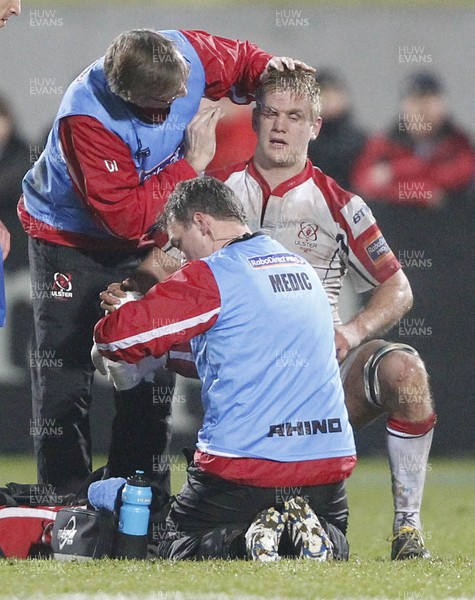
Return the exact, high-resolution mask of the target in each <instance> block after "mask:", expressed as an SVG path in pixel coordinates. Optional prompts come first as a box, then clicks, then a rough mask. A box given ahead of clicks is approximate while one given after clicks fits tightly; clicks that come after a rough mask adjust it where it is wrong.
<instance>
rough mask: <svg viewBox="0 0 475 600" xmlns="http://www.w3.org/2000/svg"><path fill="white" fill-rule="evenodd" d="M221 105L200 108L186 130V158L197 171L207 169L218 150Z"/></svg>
mask: <svg viewBox="0 0 475 600" xmlns="http://www.w3.org/2000/svg"><path fill="white" fill-rule="evenodd" d="M221 115H222V111H221V108H220V107H219V106H208V107H206V108H204V109H203V110H200V111H199V112H198V113H197V114H196V115H195V116H194V117H193V118H192V119H191V121H190V122H189V124H188V126H187V128H186V131H185V159H186V160H187V161H188V162H189V163H190V165H191V166H192V167H193V169H194V170H195V171H196V172H197V173H201V172H202V171H204V170H205V169H206V167H207V166H208V164H209V163H210V162H211V161H212V160H213V157H214V153H215V152H216V125H217V124H218V121H219V119H220V118H221Z"/></svg>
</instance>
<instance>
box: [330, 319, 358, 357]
mask: <svg viewBox="0 0 475 600" xmlns="http://www.w3.org/2000/svg"><path fill="white" fill-rule="evenodd" d="M360 343H361V340H360V337H359V335H358V334H357V333H356V332H355V330H354V328H353V327H352V326H351V325H349V324H348V325H337V326H336V327H335V348H336V358H337V360H338V362H339V363H342V362H343V361H344V360H345V358H346V357H347V356H348V352H349V351H350V350H353V348H357V347H358V346H359V345H360Z"/></svg>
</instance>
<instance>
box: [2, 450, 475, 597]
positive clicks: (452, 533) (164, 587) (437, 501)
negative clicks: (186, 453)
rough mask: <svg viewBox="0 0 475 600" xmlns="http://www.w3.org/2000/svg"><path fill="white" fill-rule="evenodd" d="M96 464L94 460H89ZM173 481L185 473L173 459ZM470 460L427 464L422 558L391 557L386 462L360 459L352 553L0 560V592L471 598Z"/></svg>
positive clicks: (473, 477)
mask: <svg viewBox="0 0 475 600" xmlns="http://www.w3.org/2000/svg"><path fill="white" fill-rule="evenodd" d="M96 464H97V465H99V464H101V462H100V461H96ZM172 476H173V480H174V487H175V489H179V487H180V486H181V483H182V481H183V478H184V470H183V467H182V465H179V464H178V463H175V464H174V471H173V473H172ZM12 480H14V481H23V482H29V481H31V482H33V481H34V480H35V479H34V465H33V460H32V459H31V458H21V459H15V458H0V484H3V483H6V482H8V481H12ZM474 492H475V460H469V459H464V460H433V461H431V463H430V464H429V468H428V473H427V482H426V493H425V499H424V504H423V511H422V517H423V523H424V530H425V537H426V541H427V546H428V548H429V549H430V550H431V552H432V555H433V558H432V559H431V560H429V561H417V560H416V561H406V562H397V563H396V562H391V561H390V560H389V554H390V543H389V542H388V541H387V540H386V538H387V536H388V535H389V533H390V530H391V522H392V500H391V494H390V478H389V472H388V469H387V466H386V462H385V461H383V460H376V459H361V460H360V462H359V465H358V467H357V469H356V471H355V472H354V474H353V476H352V477H351V478H350V480H349V482H348V494H349V501H350V510H351V515H350V530H349V540H350V544H351V559H350V561H349V562H348V563H334V564H332V563H329V564H323V565H322V564H315V563H310V562H303V561H290V560H285V561H281V562H280V563H277V564H254V563H250V562H244V561H236V562H225V561H207V562H202V563H194V562H186V563H185V562H182V563H172V562H166V561H158V562H143V563H141V562H136V561H115V560H101V561H93V562H88V563H67V564H65V563H59V562H56V561H19V560H18V561H17V560H5V561H1V562H0V581H1V585H0V597H3V598H4V597H10V598H13V597H15V598H25V599H26V598H45V599H46V598H48V599H51V598H56V597H60V596H62V597H63V598H67V599H68V600H73V599H78V600H86V599H87V600H89V599H90V598H98V599H99V600H106V599H109V598H116V599H117V600H118V599H119V598H124V599H125V598H140V600H148V599H151V598H153V599H155V600H159V599H160V600H162V599H163V600H195V599H196V600H202V599H205V598H206V599H207V600H227V599H238V598H240V599H244V598H249V599H251V598H252V599H253V600H258V599H259V600H260V599H261V598H266V599H267V598H272V599H280V598H282V599H283V598H302V599H307V598H308V599H317V598H318V599H322V600H324V599H327V598H328V599H330V598H339V599H345V600H350V599H353V598H394V599H398V600H422V599H426V598H427V599H449V598H475V577H474V573H473V558H474V556H475V502H474Z"/></svg>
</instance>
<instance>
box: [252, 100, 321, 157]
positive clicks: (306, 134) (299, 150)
mask: <svg viewBox="0 0 475 600" xmlns="http://www.w3.org/2000/svg"><path fill="white" fill-rule="evenodd" d="M320 127H321V118H320V117H318V118H317V119H316V120H313V119H312V113H311V107H310V103H309V101H308V100H307V99H305V98H299V97H295V96H293V95H292V94H291V92H288V91H277V92H273V93H271V94H267V95H266V96H265V98H264V102H263V104H262V106H260V107H258V108H256V109H255V110H254V114H253V128H254V131H255V132H256V133H257V147H256V157H257V158H258V159H259V160H260V161H261V162H264V163H266V164H265V166H267V167H290V166H293V165H302V168H303V165H304V164H305V161H306V159H307V148H308V143H309V142H310V140H313V139H315V138H316V137H317V135H318V132H319V131H320Z"/></svg>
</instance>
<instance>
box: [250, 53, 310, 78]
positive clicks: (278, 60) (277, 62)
mask: <svg viewBox="0 0 475 600" xmlns="http://www.w3.org/2000/svg"><path fill="white" fill-rule="evenodd" d="M284 69H289V71H295V69H301V70H302V71H308V72H309V73H315V69H314V67H311V66H310V65H307V63H304V62H303V61H302V60H297V59H294V58H290V56H274V57H272V58H271V59H270V61H269V62H268V63H267V65H266V68H265V69H264V71H262V73H261V81H262V82H263V81H265V80H266V78H267V76H268V75H269V71H272V70H277V71H284Z"/></svg>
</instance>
